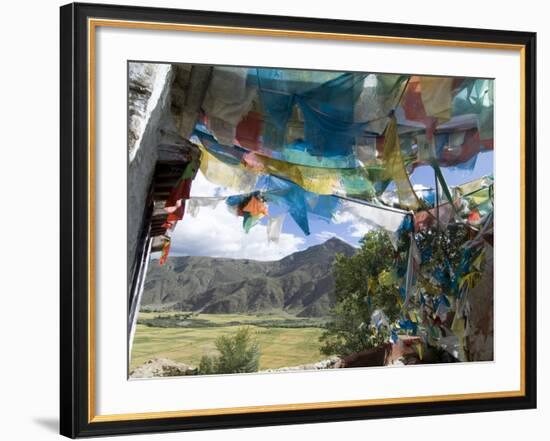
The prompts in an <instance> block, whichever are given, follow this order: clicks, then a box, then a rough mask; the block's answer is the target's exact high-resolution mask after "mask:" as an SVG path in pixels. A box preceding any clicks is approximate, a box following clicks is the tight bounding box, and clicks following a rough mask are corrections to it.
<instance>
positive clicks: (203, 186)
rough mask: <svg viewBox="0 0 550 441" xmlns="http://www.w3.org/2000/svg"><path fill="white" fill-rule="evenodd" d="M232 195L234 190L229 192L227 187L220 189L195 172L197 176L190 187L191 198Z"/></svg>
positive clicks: (200, 173)
mask: <svg viewBox="0 0 550 441" xmlns="http://www.w3.org/2000/svg"><path fill="white" fill-rule="evenodd" d="M234 194H235V190H231V189H230V188H227V187H220V186H219V185H216V184H213V183H212V182H210V181H209V180H208V179H206V178H205V177H204V175H203V174H202V172H201V171H200V170H199V171H198V172H197V176H195V179H193V184H192V185H191V197H199V196H203V197H208V196H231V195H234Z"/></svg>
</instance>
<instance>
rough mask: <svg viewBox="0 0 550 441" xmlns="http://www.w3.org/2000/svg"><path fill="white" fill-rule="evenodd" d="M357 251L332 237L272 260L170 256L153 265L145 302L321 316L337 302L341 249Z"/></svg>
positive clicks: (156, 306)
mask: <svg viewBox="0 0 550 441" xmlns="http://www.w3.org/2000/svg"><path fill="white" fill-rule="evenodd" d="M354 252H355V248H353V247H352V246H351V245H349V244H347V243H346V242H343V241H342V240H340V239H337V238H331V239H329V240H327V241H326V242H325V243H323V244H320V245H315V246H312V247H310V248H308V249H306V250H304V251H298V252H296V253H294V254H291V255H289V256H287V257H285V258H283V259H281V260H277V261H273V262H262V261H255V260H248V259H227V258H216V257H198V256H185V257H177V256H176V257H170V258H169V259H168V262H167V263H166V264H165V265H164V266H159V265H158V264H157V263H156V262H152V263H151V265H150V266H149V272H148V274H147V279H146V282H145V287H144V292H143V297H142V301H141V307H142V309H145V310H147V309H149V310H150V309H161V310H164V309H166V310H168V309H171V310H182V311H200V312H203V313H214V314H215V313H248V312H269V311H274V310H279V311H281V310H284V311H287V312H289V313H292V314H296V315H298V316H301V317H321V316H323V315H325V314H326V313H327V311H328V309H329V307H330V306H332V304H333V289H334V278H333V276H332V264H333V261H334V258H335V256H336V254H337V253H341V254H344V255H346V256H350V255H352V254H353V253H354Z"/></svg>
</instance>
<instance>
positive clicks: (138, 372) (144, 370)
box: [130, 358, 198, 378]
mask: <svg viewBox="0 0 550 441" xmlns="http://www.w3.org/2000/svg"><path fill="white" fill-rule="evenodd" d="M197 373H198V369H197V368H194V367H191V366H188V365H186V364H184V363H179V362H177V361H174V360H170V359H168V358H152V359H151V360H149V361H146V362H145V363H143V364H142V365H141V366H138V367H137V368H135V369H134V370H133V371H132V372H130V378H153V377H182V376H185V375H196V374H197Z"/></svg>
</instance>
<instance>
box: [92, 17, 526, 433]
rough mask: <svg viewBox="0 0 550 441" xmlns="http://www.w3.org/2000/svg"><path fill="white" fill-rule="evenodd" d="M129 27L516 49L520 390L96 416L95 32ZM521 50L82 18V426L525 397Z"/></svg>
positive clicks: (435, 41) (519, 47)
mask: <svg viewBox="0 0 550 441" xmlns="http://www.w3.org/2000/svg"><path fill="white" fill-rule="evenodd" d="M100 26H102V27H114V28H131V29H147V30H165V31H185V32H202V33H214V34H238V35H251V36H259V37H262V36H263V37H287V38H309V39H321V40H340V41H356V42H369V43H389V44H412V45H419V46H443V47H464V48H476V49H495V50H511V51H518V52H519V54H520V106H521V108H520V169H521V170H520V181H521V182H520V211H521V215H520V230H521V231H520V252H521V256H520V389H519V390H512V391H499V392H480V393H464V394H452V395H430V396H414V397H399V398H376V399H365V400H347V401H328V402H314V403H294V404H275V405H265V406H244V407H230V408H218V409H193V410H176V411H162V412H143V413H126V414H112V415H96V413H95V319H96V316H95V185H94V183H95V176H96V174H95V98H96V96H95V62H96V58H95V55H96V54H95V34H96V28H97V27H100ZM525 106H526V96H525V46H524V45H520V44H506V43H490V42H471V41H461V40H439V39H423V38H405V37H389V36H377V35H357V34H339V33H323V32H307V31H292V30H277V29H260V28H245V27H232V26H209V25H190V24H178V23H154V22H140V21H125V20H108V19H94V18H90V19H88V164H89V165H88V167H89V169H88V176H89V180H88V188H89V192H88V250H89V251H88V252H89V255H88V293H89V295H88V422H89V423H96V422H112V421H129V420H148V419H159V418H177V417H193V416H212V415H230V414H239V413H259V412H277V411H291V410H311V409H334V408H344V407H360V406H374V405H388V404H410V403H427V402H442V401H458V400H466V399H470V400H471V399H487V398H508V397H520V396H525V214H526V213H525V191H526V187H525V148H526V146H525V123H526V121H525Z"/></svg>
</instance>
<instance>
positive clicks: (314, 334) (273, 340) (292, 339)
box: [130, 312, 327, 370]
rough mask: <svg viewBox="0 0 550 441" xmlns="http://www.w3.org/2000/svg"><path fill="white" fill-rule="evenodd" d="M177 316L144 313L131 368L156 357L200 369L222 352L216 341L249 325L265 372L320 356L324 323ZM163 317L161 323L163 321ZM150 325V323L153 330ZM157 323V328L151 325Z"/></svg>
mask: <svg viewBox="0 0 550 441" xmlns="http://www.w3.org/2000/svg"><path fill="white" fill-rule="evenodd" d="M178 314H179V316H180V317H181V314H182V313H174V312H162V313H159V312H141V313H140V315H139V320H138V325H137V328H136V334H135V338H134V344H133V347H132V358H131V363H130V370H132V369H134V368H135V367H137V366H139V365H140V364H142V363H144V362H145V361H147V360H149V359H151V358H169V359H171V360H174V361H179V362H182V363H185V364H188V365H191V366H198V364H199V362H200V359H201V357H202V356H203V355H215V354H217V351H216V347H215V341H216V339H217V338H218V337H219V336H221V335H231V334H233V333H235V332H236V331H237V329H238V328H239V327H242V326H249V327H251V328H252V330H253V332H254V335H255V337H256V339H257V341H258V343H259V347H260V353H261V356H260V369H274V368H280V367H284V366H296V365H300V364H306V363H313V362H317V361H319V360H322V359H324V358H327V357H326V356H324V355H322V354H320V352H319V348H320V344H319V337H320V335H321V334H322V332H323V329H322V328H321V327H319V326H321V324H322V321H321V320H319V319H302V318H297V317H294V316H291V315H287V314H284V313H276V314H263V315H252V314H199V315H195V316H193V317H192V318H191V319H190V320H187V321H185V320H182V321H180V322H178V320H177V318H178ZM159 318H160V320H159ZM145 323H148V324H149V326H147V325H146V324H145ZM151 325H153V326H151Z"/></svg>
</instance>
